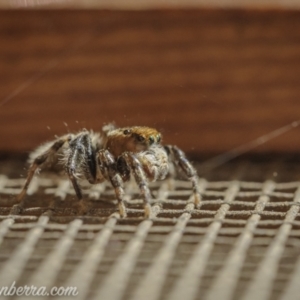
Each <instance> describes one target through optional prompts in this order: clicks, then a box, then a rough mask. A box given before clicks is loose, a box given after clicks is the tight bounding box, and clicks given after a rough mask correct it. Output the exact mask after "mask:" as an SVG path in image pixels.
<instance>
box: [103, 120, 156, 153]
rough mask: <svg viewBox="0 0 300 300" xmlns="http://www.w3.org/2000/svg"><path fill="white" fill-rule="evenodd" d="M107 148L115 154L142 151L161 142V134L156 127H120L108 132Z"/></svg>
mask: <svg viewBox="0 0 300 300" xmlns="http://www.w3.org/2000/svg"><path fill="white" fill-rule="evenodd" d="M107 137H108V140H107V148H108V150H110V151H111V152H112V153H113V154H114V155H115V156H119V155H120V154H122V153H123V152H126V151H130V152H140V151H144V150H146V149H148V148H149V147H151V146H154V145H158V144H160V142H161V134H160V133H159V132H158V131H157V130H156V129H154V128H149V127H142V126H134V127H126V128H118V129H115V130H112V131H111V132H109V133H108V136H107Z"/></svg>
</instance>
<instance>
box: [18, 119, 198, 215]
mask: <svg viewBox="0 0 300 300" xmlns="http://www.w3.org/2000/svg"><path fill="white" fill-rule="evenodd" d="M161 140H162V137H161V134H160V133H159V132H158V131H157V130H156V129H154V128H149V127H143V126H133V127H125V128H116V127H115V126H114V125H112V124H109V125H105V126H104V127H103V128H102V132H101V133H95V132H93V131H88V130H86V129H83V130H82V131H80V132H78V133H76V134H66V135H63V136H61V137H57V138H56V139H55V140H54V141H51V142H48V143H46V144H44V145H42V146H40V147H38V148H37V149H36V150H35V151H33V152H32V153H31V155H30V158H29V163H30V167H29V170H28V175H27V178H26V181H25V184H24V186H23V188H22V190H21V192H20V194H19V195H18V196H17V201H18V202H21V200H22V199H23V197H24V196H25V194H26V192H27V189H28V187H29V184H30V182H31V180H32V178H33V176H34V174H35V172H36V171H37V170H38V169H48V168H50V169H55V170H60V171H63V170H64V171H65V172H66V174H67V175H68V177H69V179H70V181H71V183H72V185H73V188H74V190H75V193H76V196H77V198H78V200H79V202H78V203H81V204H83V202H82V201H83V195H82V190H81V188H80V185H79V183H78V182H79V180H80V179H87V180H88V182H89V183H90V184H97V183H100V182H103V181H105V180H108V181H110V183H111V184H112V187H113V188H114V190H115V195H116V198H117V201H118V207H119V213H120V216H121V217H126V208H125V205H124V189H123V185H124V182H126V181H128V180H129V179H130V175H131V174H133V176H134V178H135V181H136V183H137V185H138V186H139V189H140V192H141V196H142V199H143V201H144V209H145V217H146V218H148V217H149V216H150V213H151V198H152V197H151V192H150V189H149V186H148V182H149V181H156V180H163V179H165V178H166V176H167V175H168V174H169V173H170V167H171V165H172V164H174V165H175V166H177V167H179V168H180V169H182V170H183V172H184V173H185V175H186V176H187V178H188V179H189V180H190V181H191V183H192V188H193V195H194V204H195V206H196V207H199V205H200V199H201V197H200V191H199V186H198V176H197V172H196V170H195V169H194V167H193V166H192V165H191V163H190V162H189V161H188V160H187V158H186V156H185V154H184V152H183V151H182V150H180V149H179V148H178V147H177V146H172V145H165V146H163V145H162V144H161ZM83 206H84V205H82V207H83Z"/></svg>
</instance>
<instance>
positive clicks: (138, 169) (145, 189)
mask: <svg viewBox="0 0 300 300" xmlns="http://www.w3.org/2000/svg"><path fill="white" fill-rule="evenodd" d="M122 157H123V158H124V160H125V161H126V164H127V166H128V167H129V169H130V170H131V172H132V173H133V176H134V178H135V181H136V183H137V184H138V186H139V188H140V191H141V193H142V197H143V201H144V207H145V218H149V217H150V215H151V205H150V203H151V192H150V189H149V186H148V181H147V179H146V176H145V173H144V170H143V167H142V164H141V162H140V161H139V160H138V159H137V157H136V155H134V154H133V153H130V152H126V153H123V154H122Z"/></svg>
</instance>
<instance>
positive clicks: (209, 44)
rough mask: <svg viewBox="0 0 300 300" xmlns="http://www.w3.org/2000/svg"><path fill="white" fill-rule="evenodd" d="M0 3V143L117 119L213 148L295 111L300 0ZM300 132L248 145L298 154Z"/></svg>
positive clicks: (16, 149) (199, 149)
mask: <svg viewBox="0 0 300 300" xmlns="http://www.w3.org/2000/svg"><path fill="white" fill-rule="evenodd" d="M208 2H209V3H208ZM0 5H1V8H2V9H1V10H0V45H1V47H0V78H1V80H0V87H1V88H0V152H1V153H28V152H29V151H31V150H32V149H34V148H35V147H36V146H37V145H39V144H40V143H42V142H44V141H47V140H51V139H52V138H53V137H54V136H55V135H61V134H64V133H66V132H67V131H68V130H70V131H78V130H80V129H82V128H88V129H94V130H95V131H97V130H100V129H101V127H102V125H103V124H105V123H109V122H115V123H116V124H117V125H119V126H127V125H147V126H153V127H156V128H157V129H159V130H161V131H162V133H163V135H164V141H165V142H166V143H172V144H177V145H178V146H180V147H181V148H183V149H184V150H185V151H186V152H188V153H190V154H194V155H202V154H205V155H209V156H210V155H211V156H213V155H216V154H220V153H223V152H226V151H228V150H230V149H232V148H235V147H238V146H240V145H243V144H245V143H248V142H249V141H251V140H253V139H256V138H258V137H260V136H262V135H265V134H268V133H269V132H272V131H273V130H276V129H278V128H280V127H282V126H285V125H287V124H289V123H291V122H293V121H297V120H298V119H300V113H299V112H300V102H299V94H300V82H299V78H300V13H299V10H298V9H299V7H300V5H299V3H297V2H296V1H284V2H283V1H277V2H276V3H274V2H273V1H272V2H271V1H259V2H255V1H254V2H253V1H251V2H250V1H239V2H235V1H223V2H222V3H221V2H218V1H213V2H211V1H185V2H182V3H181V2H179V1H171V0H169V1H163V2H161V1H151V3H150V1H133V0H132V1H126V3H124V2H123V1H92V0H87V1H59V0H55V1H54V0H30V1H29V0H15V1H5V0H2V1H0ZM299 133H300V131H299V129H297V128H296V129H293V130H290V131H289V132H287V133H286V134H284V135H282V136H280V137H277V138H274V139H272V140H271V141H269V142H267V143H265V144H263V145H261V146H259V147H257V148H255V149H252V150H251V151H252V152H260V153H262V152H263V153H282V152H289V153H290V152H298V151H299V150H300V143H299Z"/></svg>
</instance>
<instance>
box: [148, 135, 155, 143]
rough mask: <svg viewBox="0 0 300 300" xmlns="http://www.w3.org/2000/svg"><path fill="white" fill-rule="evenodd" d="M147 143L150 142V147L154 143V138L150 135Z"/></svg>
mask: <svg viewBox="0 0 300 300" xmlns="http://www.w3.org/2000/svg"><path fill="white" fill-rule="evenodd" d="M149 142H150V145H152V144H153V143H154V142H155V141H154V137H153V136H152V135H151V136H150V137H149Z"/></svg>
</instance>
